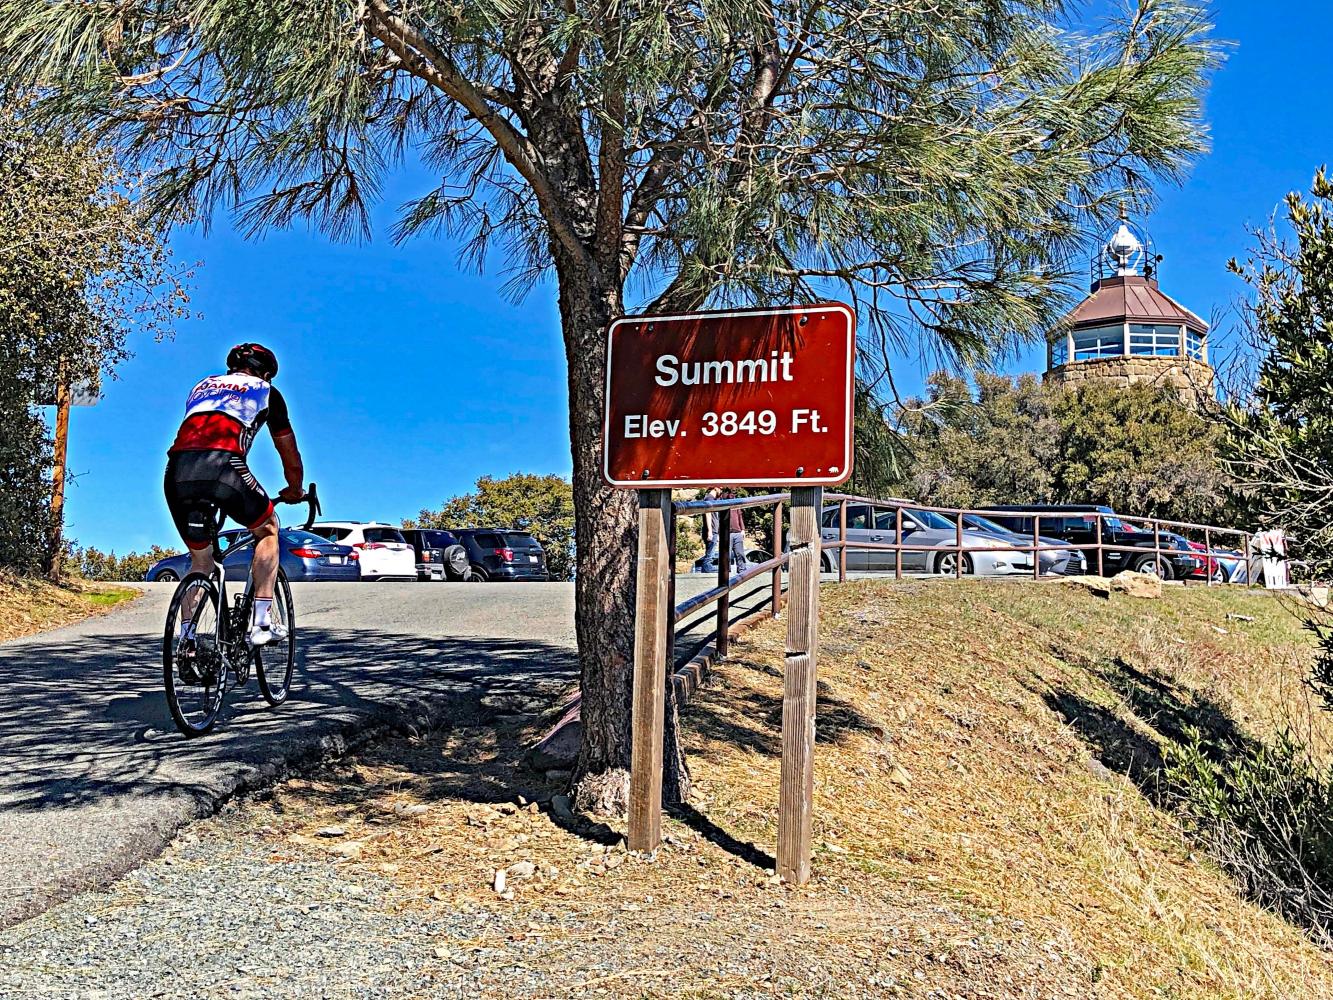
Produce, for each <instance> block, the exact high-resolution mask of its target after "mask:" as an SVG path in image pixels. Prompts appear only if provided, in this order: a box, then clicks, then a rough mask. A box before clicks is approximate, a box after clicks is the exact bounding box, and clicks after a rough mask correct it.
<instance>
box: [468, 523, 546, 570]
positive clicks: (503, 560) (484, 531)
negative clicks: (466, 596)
mask: <svg viewBox="0 0 1333 1000" xmlns="http://www.w3.org/2000/svg"><path fill="white" fill-rule="evenodd" d="M454 534H455V535H456V536H458V542H459V544H460V545H462V546H463V547H464V548H465V549H467V556H468V563H469V566H470V567H471V570H472V576H471V577H470V579H472V580H474V581H477V582H484V581H486V580H546V579H549V577H548V575H547V572H546V551H545V550H544V549H543V548H542V547H541V543H540V542H538V541H537V539H535V538H533V537H532V535H530V534H528V533H527V532H526V531H515V530H513V529H510V528H458V529H456V530H455V531H454Z"/></svg>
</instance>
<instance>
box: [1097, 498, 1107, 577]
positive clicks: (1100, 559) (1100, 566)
mask: <svg viewBox="0 0 1333 1000" xmlns="http://www.w3.org/2000/svg"><path fill="white" fill-rule="evenodd" d="M1102 545H1103V542H1102V512H1101V511H1097V575H1098V576H1105V575H1106V560H1105V558H1104V556H1105V552H1104V551H1103V549H1102Z"/></svg>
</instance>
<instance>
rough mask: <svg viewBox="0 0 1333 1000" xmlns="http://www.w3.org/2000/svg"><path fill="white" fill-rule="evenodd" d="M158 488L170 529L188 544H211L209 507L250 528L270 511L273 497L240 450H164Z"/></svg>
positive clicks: (264, 518)
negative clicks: (160, 487) (164, 498)
mask: <svg viewBox="0 0 1333 1000" xmlns="http://www.w3.org/2000/svg"><path fill="white" fill-rule="evenodd" d="M163 489H164V490H165V492H166V494H167V508H168V509H169V510H170V511H171V519H172V520H173V521H175V522H176V530H177V531H178V532H180V536H181V539H182V540H183V541H184V542H185V544H186V545H188V546H189V547H190V548H192V549H206V548H208V547H209V545H211V544H212V542H213V538H212V530H211V528H210V526H209V521H210V515H211V512H212V511H214V510H221V511H222V512H223V513H224V514H226V515H227V516H228V517H229V518H231V519H232V520H233V521H235V522H237V523H238V524H242V525H244V526H245V527H247V528H251V529H253V528H257V527H258V526H259V525H261V524H263V523H264V522H265V521H267V520H268V519H269V517H270V516H271V515H272V514H273V501H272V500H270V499H269V496H268V494H267V493H265V492H264V487H262V486H260V485H259V480H258V479H256V478H255V477H254V474H253V473H252V472H251V471H250V468H249V466H247V465H246V464H245V456H244V455H238V454H237V453H236V452H234V451H178V452H173V453H172V454H170V455H168V456H167V474H166V478H165V481H164V482H163Z"/></svg>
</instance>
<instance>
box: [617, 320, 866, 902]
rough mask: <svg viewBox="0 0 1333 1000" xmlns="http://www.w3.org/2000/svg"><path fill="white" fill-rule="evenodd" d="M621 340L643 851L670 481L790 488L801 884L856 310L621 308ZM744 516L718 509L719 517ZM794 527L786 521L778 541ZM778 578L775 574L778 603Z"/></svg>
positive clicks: (783, 811) (792, 713)
mask: <svg viewBox="0 0 1333 1000" xmlns="http://www.w3.org/2000/svg"><path fill="white" fill-rule="evenodd" d="M607 336H608V342H607V375H606V412H605V414H604V417H603V419H604V424H603V427H604V435H603V437H604V453H603V464H602V470H603V476H604V478H605V479H606V481H607V483H609V484H610V485H611V486H615V487H620V488H622V489H637V490H638V492H639V543H638V568H637V576H636V583H637V586H638V605H637V608H636V613H635V625H634V687H633V691H634V693H633V719H632V726H633V735H632V743H631V763H630V804H629V847H630V849H631V850H633V851H643V852H649V851H654V850H656V849H657V847H658V845H659V843H660V842H661V839H662V764H663V753H664V748H663V737H664V735H665V734H664V722H665V707H666V686H667V684H669V683H670V673H671V669H672V667H673V663H672V655H671V650H672V637H673V636H672V630H673V628H674V622H675V607H674V602H675V598H674V586H673V584H674V582H675V576H674V574H675V567H674V566H672V565H671V559H672V550H673V546H672V544H671V540H672V532H673V530H674V525H673V523H672V522H673V511H672V506H671V490H672V488H675V487H685V486H734V485H742V484H763V485H765V486H790V487H792V491H791V531H790V535H789V542H790V551H791V559H790V564H789V581H790V582H789V586H790V594H789V600H788V605H787V607H788V619H787V663H786V679H785V691H784V694H783V700H782V773H781V786H780V789H779V795H778V852H777V857H778V862H777V871H778V874H779V875H781V876H782V878H784V879H786V880H787V881H789V882H796V883H802V882H805V881H807V880H808V879H809V878H810V831H811V808H812V801H813V797H814V749H815V681H816V664H817V662H818V657H819V648H818V647H819V642H818V640H819V570H820V552H819V549H820V541H819V538H820V536H819V529H820V523H821V517H822V501H823V492H824V491H823V487H824V486H829V485H838V484H840V483H844V482H846V481H847V479H848V477H849V476H850V475H851V465H852V454H853V449H852V425H853V415H854V407H853V367H854V365H855V360H856V344H855V341H856V323H855V314H854V313H853V312H852V310H851V309H849V308H848V307H847V306H844V305H841V304H839V303H836V302H833V303H823V304H818V305H810V306H793V307H790V308H783V309H758V310H749V311H739V312H718V313H693V314H689V315H681V316H636V317H626V318H624V319H618V320H616V321H615V322H614V323H612V324H611V327H610V330H609V332H608V335H607ZM729 514H730V512H729V511H727V510H722V511H719V516H720V519H721V518H727V517H728V516H729ZM777 516H780V514H779V515H777ZM728 523H729V522H726V521H724V522H722V524H721V525H719V527H720V528H721V530H720V531H719V534H720V536H721V538H722V540H723V541H722V545H721V547H720V551H719V553H718V559H719V563H718V565H719V572H718V585H719V587H727V586H729V583H730V580H729V576H728V573H727V570H726V566H727V560H728V558H729V551H728V550H729V548H730V546H729V545H728V544H727V541H726V539H727V534H728V531H729V529H728V528H727V527H726V526H725V525H726V524H728ZM781 538H782V527H781V524H775V525H774V539H775V543H776V542H778V541H780V540H781ZM776 547H777V546H776V544H775V548H776ZM774 554H775V555H777V554H778V553H777V552H775V553H774ZM779 587H780V584H776V583H775V587H774V609H775V612H776V609H777V607H778V602H779V599H780V596H781V595H780V592H779ZM714 593H716V591H715V592H714ZM728 603H729V602H728V601H727V599H726V592H725V591H724V592H723V593H722V597H721V599H720V600H719V601H718V615H719V622H718V647H719V648H718V652H719V654H721V655H723V656H725V655H726V635H727V626H728V621H727V618H726V616H727V608H728Z"/></svg>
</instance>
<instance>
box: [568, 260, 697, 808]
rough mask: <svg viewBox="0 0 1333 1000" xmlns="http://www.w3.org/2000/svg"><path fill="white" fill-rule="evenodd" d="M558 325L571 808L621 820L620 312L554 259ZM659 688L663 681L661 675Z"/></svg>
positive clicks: (631, 499) (627, 662) (610, 292)
mask: <svg viewBox="0 0 1333 1000" xmlns="http://www.w3.org/2000/svg"><path fill="white" fill-rule="evenodd" d="M556 269H557V274H558V278H559V284H560V319H561V324H562V327H563V331H564V339H565V353H566V359H567V362H568V370H569V429H570V442H571V448H572V453H573V464H574V481H573V485H574V511H575V531H576V541H577V566H578V575H577V577H576V580H575V602H576V603H575V613H574V617H575V630H576V633H577V636H578V647H579V667H580V679H581V686H582V696H583V697H582V709H581V711H582V719H583V749H582V752H581V753H580V755H579V762H578V766H577V768H576V770H575V774H574V803H575V806H576V807H577V808H578V809H581V810H584V811H588V812H594V813H602V814H612V815H614V814H619V813H621V812H623V811H624V810H625V809H626V807H627V805H628V801H629V766H630V745H631V741H630V705H631V696H632V682H633V668H634V606H635V554H636V552H637V549H638V519H637V511H638V500H637V495H636V493H635V492H634V491H633V490H617V489H611V488H609V487H607V486H606V485H605V483H604V482H603V480H602V458H601V456H602V409H603V402H604V399H605V389H606V331H607V327H608V325H609V324H610V322H611V320H612V319H614V318H615V316H616V315H617V314H618V313H619V311H620V308H621V299H620V288H619V285H618V284H617V285H614V286H611V287H608V286H607V284H606V283H602V282H599V280H598V276H597V275H596V274H595V273H594V272H593V270H592V269H591V268H586V267H580V266H578V265H576V264H571V263H570V262H569V260H568V259H567V258H565V259H562V256H561V254H560V253H559V251H558V250H557V252H556ZM663 683H666V677H665V676H664V677H663ZM671 706H672V708H673V710H672V711H670V712H668V720H667V725H668V727H669V728H670V729H671V730H672V731H671V732H670V733H669V734H668V739H667V748H668V751H669V752H668V753H667V754H666V764H665V767H666V771H667V774H666V775H665V781H664V782H663V786H664V789H665V790H666V794H665V796H664V797H665V798H666V799H667V801H668V802H672V801H678V800H679V799H680V798H682V797H683V796H684V795H685V794H687V791H688V787H689V784H688V782H689V776H688V772H687V771H686V770H685V766H684V757H683V754H682V753H681V752H680V750H679V740H678V739H677V738H676V733H675V731H674V730H675V726H674V725H673V723H674V722H675V712H674V702H672V703H671Z"/></svg>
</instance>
